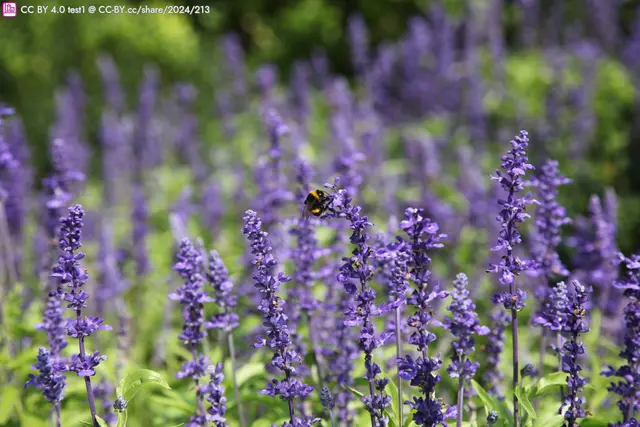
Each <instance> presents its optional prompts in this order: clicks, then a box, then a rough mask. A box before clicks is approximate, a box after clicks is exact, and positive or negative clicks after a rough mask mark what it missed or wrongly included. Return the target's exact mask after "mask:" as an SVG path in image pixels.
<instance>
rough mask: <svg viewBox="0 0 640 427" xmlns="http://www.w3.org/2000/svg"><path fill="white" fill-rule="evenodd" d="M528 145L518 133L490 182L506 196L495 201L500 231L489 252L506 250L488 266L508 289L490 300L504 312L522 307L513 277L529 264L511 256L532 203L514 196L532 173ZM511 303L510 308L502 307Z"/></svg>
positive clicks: (527, 196) (523, 132)
mask: <svg viewBox="0 0 640 427" xmlns="http://www.w3.org/2000/svg"><path fill="white" fill-rule="evenodd" d="M528 145H529V136H528V134H527V132H526V131H524V130H523V131H520V134H519V135H518V136H516V137H515V138H514V139H513V140H511V150H509V151H508V152H507V153H506V154H505V155H504V156H502V169H504V172H501V171H496V175H495V176H492V177H491V179H493V180H496V181H498V182H499V183H500V185H501V186H502V188H503V189H504V191H505V192H506V193H507V199H506V200H503V199H500V200H498V204H499V205H500V206H502V210H501V211H500V213H499V214H498V216H497V217H496V220H497V221H498V222H499V223H500V224H501V226H502V230H501V231H500V233H499V235H498V243H497V244H496V245H495V246H494V247H493V248H491V250H492V251H502V250H506V251H507V252H506V255H504V256H503V257H502V259H501V261H500V263H498V264H493V265H491V269H490V270H488V272H491V273H496V274H497V275H498V280H499V281H500V283H501V284H502V285H506V286H510V288H511V289H510V292H509V294H507V295H504V296H496V297H494V299H495V301H494V303H496V304H497V303H503V304H505V308H507V309H514V308H515V307H514V306H518V307H520V308H521V306H523V305H522V304H524V303H523V302H522V301H523V300H524V298H525V297H524V295H523V294H522V293H517V291H516V287H515V286H514V283H515V277H516V276H517V275H519V274H520V273H521V272H523V271H526V270H528V269H529V268H530V267H531V266H532V265H533V264H532V262H531V261H528V260H521V259H519V258H518V257H517V256H515V255H514V254H513V251H514V247H515V246H516V245H519V244H520V243H521V242H522V238H521V236H520V232H519V231H518V224H519V223H522V222H524V221H525V220H526V219H527V218H529V217H530V216H529V214H527V213H526V212H525V209H526V205H527V204H529V203H532V202H533V200H531V199H530V194H527V195H525V196H524V197H521V196H519V195H518V193H519V192H521V191H522V190H523V189H524V182H523V180H522V177H523V176H524V175H525V173H526V171H527V169H533V166H532V165H530V164H529V163H527V161H528V157H527V152H526V148H527V146H528ZM509 301H511V304H512V305H511V306H510V307H506V305H507V304H509V303H510V302H509Z"/></svg>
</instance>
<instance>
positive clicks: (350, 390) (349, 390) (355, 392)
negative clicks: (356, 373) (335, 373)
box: [342, 384, 364, 399]
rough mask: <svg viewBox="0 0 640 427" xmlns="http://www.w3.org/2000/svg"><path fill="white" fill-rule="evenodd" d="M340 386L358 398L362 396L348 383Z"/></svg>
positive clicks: (362, 395)
mask: <svg viewBox="0 0 640 427" xmlns="http://www.w3.org/2000/svg"><path fill="white" fill-rule="evenodd" d="M342 387H344V389H345V390H347V391H348V392H350V393H351V394H353V395H354V396H356V397H357V398H358V399H360V398H362V397H364V394H362V393H360V392H359V391H358V390H356V389H355V388H351V387H349V386H348V385H344V384H343V385H342Z"/></svg>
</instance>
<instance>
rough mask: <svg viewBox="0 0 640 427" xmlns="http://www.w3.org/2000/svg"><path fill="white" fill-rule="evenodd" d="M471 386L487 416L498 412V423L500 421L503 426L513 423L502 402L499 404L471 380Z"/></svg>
mask: <svg viewBox="0 0 640 427" xmlns="http://www.w3.org/2000/svg"><path fill="white" fill-rule="evenodd" d="M471 384H473V388H474V389H475V390H476V393H478V397H479V398H480V400H482V403H483V404H484V409H485V411H486V413H487V416H488V415H489V414H490V413H491V411H492V410H495V411H497V412H498V415H499V416H500V420H499V421H501V422H502V424H503V425H509V424H510V423H511V422H512V421H513V416H512V415H511V413H510V412H509V410H508V409H507V407H506V406H505V405H504V403H503V402H499V401H498V399H495V398H494V397H492V396H491V395H489V393H487V391H486V390H485V389H484V388H482V386H481V385H480V384H478V382H477V381H475V380H471Z"/></svg>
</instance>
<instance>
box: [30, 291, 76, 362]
mask: <svg viewBox="0 0 640 427" xmlns="http://www.w3.org/2000/svg"><path fill="white" fill-rule="evenodd" d="M62 296H63V293H62V292H61V291H51V292H49V296H48V298H47V303H46V308H45V310H44V316H43V317H42V323H41V324H39V325H36V328H37V329H39V330H41V331H45V332H46V333H47V340H48V341H49V351H50V352H51V357H52V358H53V359H57V358H58V357H59V356H60V352H61V351H62V350H63V349H64V348H65V347H66V346H67V344H68V343H67V339H66V338H65V333H66V329H65V325H66V324H67V322H66V321H65V319H64V316H63V314H64V310H63V308H62V304H61V302H62Z"/></svg>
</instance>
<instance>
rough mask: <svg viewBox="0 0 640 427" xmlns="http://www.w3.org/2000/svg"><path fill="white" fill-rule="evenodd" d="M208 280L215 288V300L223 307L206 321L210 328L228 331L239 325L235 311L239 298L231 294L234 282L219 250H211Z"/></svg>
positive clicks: (207, 273)
mask: <svg viewBox="0 0 640 427" xmlns="http://www.w3.org/2000/svg"><path fill="white" fill-rule="evenodd" d="M206 278H207V282H209V284H210V285H211V287H212V288H213V302H214V303H215V304H216V305H217V306H218V307H220V308H221V309H222V312H220V313H218V314H216V315H214V316H213V317H212V318H211V320H209V321H208V322H207V323H206V326H207V327H208V328H215V329H223V330H225V331H227V332H229V331H231V330H233V329H235V328H236V327H237V326H238V315H237V314H235V313H234V312H233V309H234V308H235V306H236V303H237V298H236V297H235V296H233V295H231V290H232V289H233V283H232V282H231V280H230V279H229V272H228V271H227V267H225V265H224V262H222V259H221V258H220V254H218V252H217V251H215V250H212V251H210V252H209V269H208V271H207V272H206Z"/></svg>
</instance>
